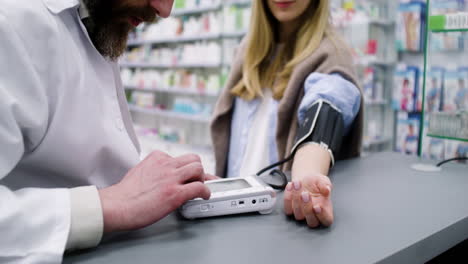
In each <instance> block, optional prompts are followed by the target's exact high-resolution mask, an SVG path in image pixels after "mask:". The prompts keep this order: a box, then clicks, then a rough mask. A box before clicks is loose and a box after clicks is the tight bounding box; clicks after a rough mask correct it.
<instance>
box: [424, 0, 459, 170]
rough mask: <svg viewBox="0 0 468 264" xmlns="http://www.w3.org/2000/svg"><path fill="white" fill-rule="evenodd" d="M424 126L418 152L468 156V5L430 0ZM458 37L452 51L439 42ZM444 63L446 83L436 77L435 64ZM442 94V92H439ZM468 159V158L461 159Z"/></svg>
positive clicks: (436, 156)
mask: <svg viewBox="0 0 468 264" xmlns="http://www.w3.org/2000/svg"><path fill="white" fill-rule="evenodd" d="M427 4H428V10H427V21H428V23H427V26H426V35H425V37H426V42H425V46H424V78H423V96H422V117H421V120H422V125H421V126H422V129H421V131H420V135H419V138H420V144H419V150H418V153H419V155H420V156H422V157H426V158H432V159H437V160H442V159H451V158H461V157H465V158H466V157H468V54H467V52H466V51H467V49H468V45H467V44H468V41H467V39H468V38H467V33H466V32H467V31H468V6H467V3H465V2H463V1H461V2H460V1H459V2H458V5H454V6H453V7H451V8H447V6H445V5H441V1H440V0H439V1H437V0H430V1H429V0H428V2H427ZM451 40H455V46H454V49H450V50H449V51H450V52H447V51H445V52H443V50H440V49H439V48H440V46H439V45H438V44H439V42H441V41H442V42H443V43H448V42H449V41H451ZM441 61H445V62H446V63H442V64H444V65H445V66H447V65H448V66H447V69H445V70H444V71H442V72H441V74H443V76H444V77H443V80H444V81H443V82H442V84H443V85H439V83H438V82H436V81H434V80H436V79H435V77H434V76H435V75H434V73H433V72H434V70H433V69H434V67H438V66H440V65H441ZM437 95H439V96H437ZM461 162H466V161H461Z"/></svg>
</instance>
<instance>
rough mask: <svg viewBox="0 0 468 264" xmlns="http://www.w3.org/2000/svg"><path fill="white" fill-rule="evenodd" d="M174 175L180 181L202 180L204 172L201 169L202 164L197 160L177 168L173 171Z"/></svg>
mask: <svg viewBox="0 0 468 264" xmlns="http://www.w3.org/2000/svg"><path fill="white" fill-rule="evenodd" d="M175 173H176V175H178V177H179V182H180V183H188V182H194V181H199V182H204V180H205V179H204V178H205V172H204V171H203V166H202V164H201V163H199V162H194V163H190V164H188V165H185V166H184V167H181V168H178V169H177V170H176V171H175Z"/></svg>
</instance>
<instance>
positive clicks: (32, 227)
mask: <svg viewBox="0 0 468 264" xmlns="http://www.w3.org/2000/svg"><path fill="white" fill-rule="evenodd" d="M48 109H49V105H48V100H47V95H46V90H45V89H44V87H41V82H40V78H39V76H38V74H37V71H36V65H35V64H34V63H33V60H32V59H31V58H30V55H29V54H28V50H26V49H25V48H24V45H23V42H22V39H21V37H20V35H18V34H17V33H16V32H15V31H14V30H13V29H12V28H11V27H10V26H9V25H8V19H6V18H5V16H4V13H2V12H1V10H0V263H60V262H61V261H62V256H63V252H64V250H65V244H66V242H67V238H68V233H69V229H70V214H71V213H70V191H69V190H68V189H38V188H25V189H20V190H17V191H12V190H10V189H9V188H8V187H6V186H5V185H2V184H1V182H2V181H1V180H2V179H3V178H4V177H6V176H7V175H8V174H9V173H10V172H11V171H12V170H13V168H14V167H15V166H16V165H17V163H18V162H19V161H20V160H21V158H22V157H23V155H25V154H27V153H28V152H30V151H33V150H34V148H35V146H37V145H38V144H39V143H40V141H41V139H42V137H43V135H44V133H45V131H46V129H47V122H48V112H49V110H48Z"/></svg>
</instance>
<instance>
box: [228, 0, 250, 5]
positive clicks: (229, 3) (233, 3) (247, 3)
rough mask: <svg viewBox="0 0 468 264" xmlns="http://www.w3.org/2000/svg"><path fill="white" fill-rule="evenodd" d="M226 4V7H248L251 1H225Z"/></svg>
mask: <svg viewBox="0 0 468 264" xmlns="http://www.w3.org/2000/svg"><path fill="white" fill-rule="evenodd" d="M226 4H228V5H242V6H249V5H251V4H252V0H227V1H226Z"/></svg>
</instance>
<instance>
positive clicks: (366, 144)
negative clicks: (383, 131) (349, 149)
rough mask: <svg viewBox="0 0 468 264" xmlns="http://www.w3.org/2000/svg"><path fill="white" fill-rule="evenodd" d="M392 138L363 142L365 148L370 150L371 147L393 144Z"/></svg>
mask: <svg viewBox="0 0 468 264" xmlns="http://www.w3.org/2000/svg"><path fill="white" fill-rule="evenodd" d="M391 142H392V139H391V138H383V139H373V140H366V141H364V142H363V144H362V145H363V148H370V147H371V146H376V145H382V144H388V143H391Z"/></svg>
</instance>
